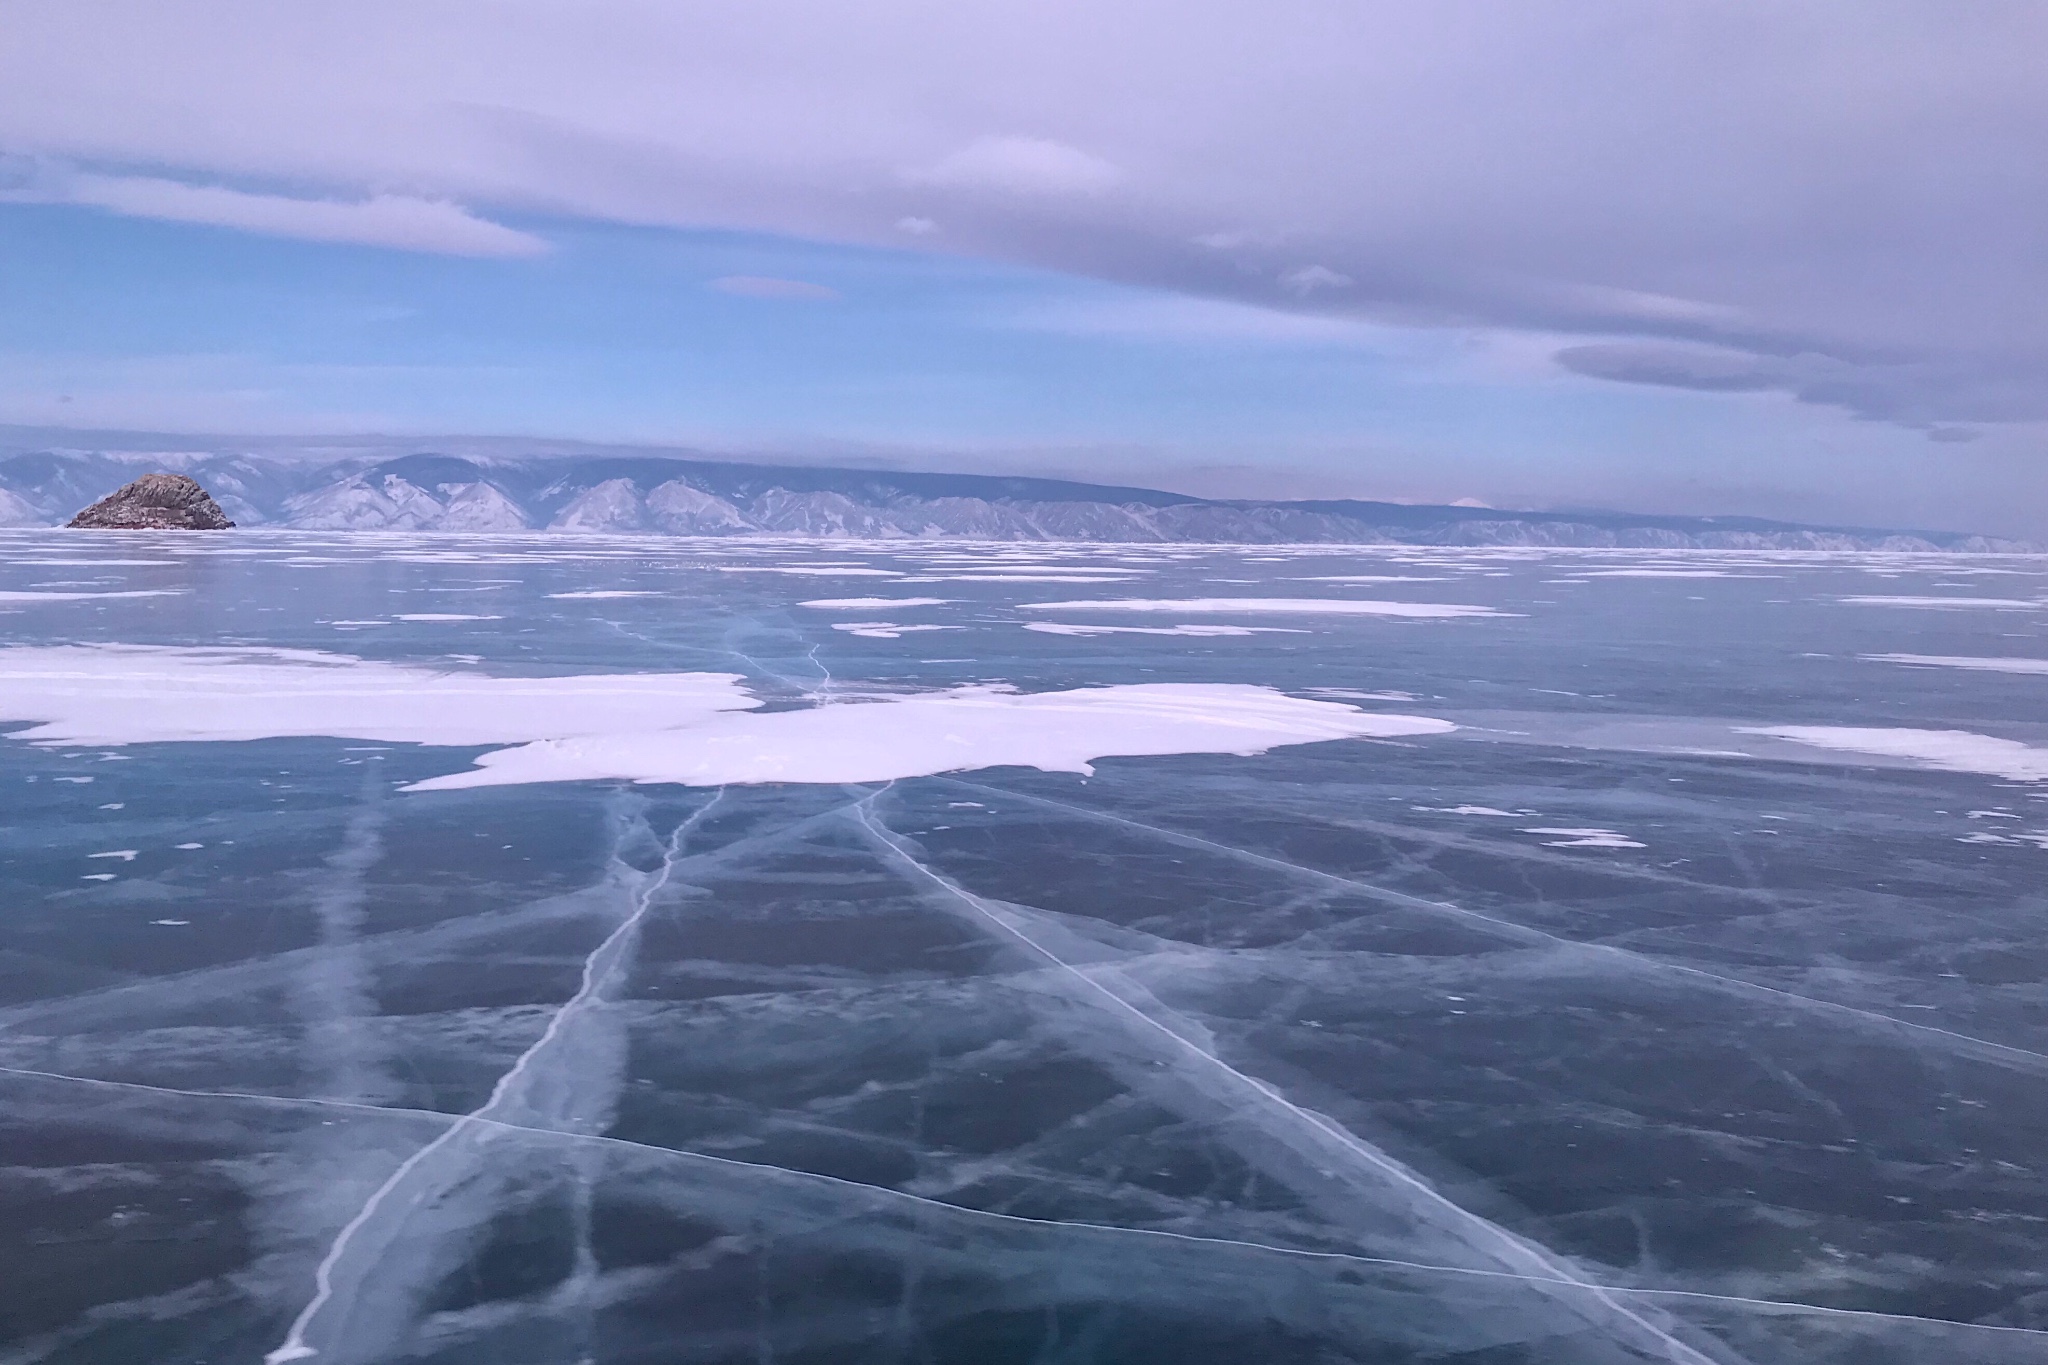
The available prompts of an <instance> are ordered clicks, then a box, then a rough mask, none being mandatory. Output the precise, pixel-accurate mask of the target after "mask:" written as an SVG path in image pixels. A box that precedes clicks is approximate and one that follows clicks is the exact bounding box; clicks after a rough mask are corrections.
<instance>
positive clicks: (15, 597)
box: [0, 588, 184, 602]
mask: <svg viewBox="0 0 2048 1365" xmlns="http://www.w3.org/2000/svg"><path fill="white" fill-rule="evenodd" d="M183 591H184V589H183V588H133V589H130V590H128V591H125V592H27V591H22V590H19V589H15V590H10V591H5V592H0V602H85V601H90V600H92V599H95V598H103V597H176V596H177V595H178V594H179V593H181V592H183Z"/></svg>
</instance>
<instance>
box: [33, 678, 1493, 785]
mask: <svg viewBox="0 0 2048 1365" xmlns="http://www.w3.org/2000/svg"><path fill="white" fill-rule="evenodd" d="M760 705H761V702H760V701H759V700H758V699H756V698H754V697H752V696H750V695H749V694H747V693H746V692H745V691H744V690H743V689H742V688H741V686H740V679H739V678H738V677H737V676H735V675H733V674H728V673H634V674H599V675H583V676H576V677H559V678H496V677H490V676H487V675H484V674H481V673H470V672H451V671H445V670H438V669H430V668H423V667H418V666H414V665H404V664H391V663H380V662H376V661H372V660H365V659H357V658H353V657H350V656H347V655H341V654H327V653H319V652H315V651H310V650H278V649H254V648H249V649H183V648H160V647H143V646H98V647H94V646H80V645H66V646H54V647H47V648H44V647H23V648H16V649H0V723H4V722H10V721H12V722H21V721H29V722H34V724H33V725H32V727H31V728H29V729H27V730H24V731H20V732H17V733H16V734H15V735H14V736H12V737H13V738H16V739H24V740H28V741H31V742H35V743H42V744H100V745H120V744H136V743H146V742H160V741H172V740H187V741H192V740H251V739H269V738H281V737H286V736H294V735H300V736H312V735H323V736H335V737H343V738H352V739H374V740H387V741H400V742H407V743H414V744H431V745H452V746H472V745H513V746H517V747H510V748H502V749H498V750H496V751H495V752H490V753H485V754H483V755H481V756H479V757H478V759H477V760H476V762H477V767H476V768H475V769H473V770H471V771H467V772H459V773H451V774H449V775H448V776H445V777H438V778H432V779H429V780H428V781H425V782H421V783H418V784H416V785H415V787H414V788H412V789H413V790H437V789H445V788H452V787H482V786H501V785H509V784H517V783H529V782H561V781H578V780H591V779H624V780H628V781H634V782H675V783H682V784H685V785H690V786H717V785H724V784H727V783H750V782H830V783H839V782H874V781H881V780H885V779H890V778H899V777H918V776H923V775H926V774H930V773H941V772H958V771H962V770H965V769H972V768H986V767H995V766H1002V765H1017V766H1023V767H1035V768H1041V769H1044V770H1047V771H1053V772H1080V773H1086V772H1089V771H1091V769H1090V763H1091V761H1092V760H1094V759H1098V758H1108V757H1122V756H1138V755H1157V754H1190V753H1221V754H1256V753H1262V752H1264V751H1265V750H1267V749H1271V748H1274V747H1276V746H1279V745H1284V744H1308V743H1314V742H1316V741H1320V740H1332V739H1351V738H1366V737H1374V738H1386V737H1394V736H1402V735H1427V734H1440V733H1443V732H1445V731H1448V730H1452V729H1455V728H1456V727H1455V726H1453V725H1452V724H1451V723H1450V722H1449V721H1444V720H1437V719H1433V718H1431V717H1426V716H1407V715H1388V714H1375V713H1370V712H1365V711H1361V710H1358V709H1357V708H1355V707H1352V706H1346V705H1343V704H1341V703H1338V702H1330V701H1312V700H1308V699H1305V698H1301V697H1290V696H1287V695H1286V694H1284V693H1281V692H1277V691H1275V690H1273V689H1272V688H1269V687H1257V686H1250V685H1245V684H1235V683H1231V684H1224V683H1216V684H1205V683H1153V684H1140V685H1134V686H1122V687H1095V688H1077V689H1073V690H1069V691H1063V692H1040V693H1030V694H1024V693H1017V692H1012V691H1009V690H1007V689H1005V688H1002V687H995V686H976V687H960V688H953V689H949V690H946V691H938V692H925V693H912V694H907V695H897V696H883V697H871V698H866V699H863V700H858V701H846V702H839V703H834V704H829V705H819V706H813V707H809V708H806V709H802V710H793V711H777V712H772V713H765V714H763V713H755V714H741V713H745V712H754V711H755V709H756V708H758V707H759V706H760Z"/></svg>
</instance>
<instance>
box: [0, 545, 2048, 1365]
mask: <svg viewBox="0 0 2048 1365" xmlns="http://www.w3.org/2000/svg"><path fill="white" fill-rule="evenodd" d="M122 560H134V561H156V562H140V563H122V562H120V561H122ZM1617 569H1625V570H1630V571H1632V574H1633V573H1635V572H1640V571H1642V570H1646V569H1647V570H1651V571H1654V572H1655V573H1657V574H1659V575H1662V574H1669V573H1673V572H1678V573H1684V574H1688V575H1691V574H1698V573H1702V572H1712V573H1717V574H1720V575H1723V576H1719V577H1697V576H1685V577H1670V576H1631V575H1621V576H1617V575H1615V574H1614V573H1613V572H1612V571H1613V570H1617ZM790 570H796V572H789V571H790ZM849 570H866V571H867V572H849ZM1063 573H1064V574H1067V575H1071V576H1074V577H1087V578H1096V579H1101V578H1110V579H1112V580H1113V581H1110V582H1100V581H1098V582H1087V583H1071V584H1066V583H1061V582H1057V581H1054V582H1048V581H1044V580H1046V579H1049V578H1051V579H1057V578H1058V577H1059V576H1060V575H1061V574H1063ZM1345 577H1383V578H1388V579H1391V580H1394V581H1386V582H1372V583H1362V582H1361V583H1346V582H1342V581H1338V580H1341V579H1343V578H1345ZM140 591H157V592H160V593H161V594H163V595H160V596H155V597H83V598H80V597H69V598H49V599H37V598H24V597H12V598H8V597H0V612H4V613H5V614H4V615H0V632H4V636H0V647H14V646H33V645H48V644H72V643H121V644H140V645H161V646H178V647H194V646H205V647H212V646H220V645H236V646H252V647H253V646H262V647H282V648H291V649H313V650H320V651H326V652H329V653H338V654H348V655H353V656H356V657H361V658H369V659H379V660H388V661H395V662H404V663H409V664H416V665H423V666H433V667H447V668H454V669H465V670H472V671H480V672H489V673H496V674H503V675H567V674H578V673H593V672H622V671H626V672H630V671H660V672H678V671H696V670H704V671H717V672H735V673H739V674H742V675H744V677H745V678H746V679H747V685H748V686H749V687H750V688H751V689H752V690H753V691H754V692H755V693H756V695H758V696H760V697H761V698H763V699H764V700H765V701H766V702H767V703H768V704H769V706H771V707H802V706H817V705H829V704H834V701H835V698H841V699H843V698H846V697H850V696H872V695H876V694H883V695H886V694H889V693H892V692H906V691H918V690H924V689H931V688H939V687H951V686H956V685H959V684H963V683H970V682H1000V683H1003V684H1008V685H1012V686H1015V687H1018V688H1022V689H1025V690H1034V691H1035V690H1043V689H1053V688H1069V687H1085V686H1094V685H1104V684H1115V683H1137V682H1201V683H1215V682H1227V683H1256V684H1261V685H1265V686H1270V687H1275V688H1279V689H1283V690H1286V691H1289V692H1293V693H1297V694H1299V695H1303V696H1315V697H1325V698H1332V699H1337V700H1345V699H1349V700H1351V701H1352V702H1353V703H1354V704H1356V705H1360V706H1364V707H1367V708H1372V709H1383V710H1392V711H1400V712H1403V713H1412V714H1421V715H1430V716H1440V717H1443V718H1446V719H1449V720H1452V721H1455V722H1457V723H1458V724H1459V725H1460V726H1461V727H1462V728H1461V729H1460V730H1459V731H1458V732H1456V733H1454V734H1452V735H1447V736H1440V737H1425V738H1418V739H1410V740H1401V741H1387V742H1372V741H1342V742H1334V743H1324V744H1313V745H1302V746H1293V747H1283V748H1277V749H1274V750H1272V751H1270V752H1268V753H1265V754H1263V755H1257V756H1252V757H1233V756H1217V755H1186V756H1180V757H1163V758H1140V759H1106V760H1103V761H1102V762H1100V763H1099V764H1097V771H1096V773H1095V775H1094V776H1092V777H1088V778H1083V777H1080V776H1077V775H1072V774H1051V773H1042V772H1038V771H1036V770H1032V769H1020V768H1003V769H994V770H987V771H979V772H969V773H960V774H951V775H940V776H933V777H927V778H919V779H913V780H907V781H900V782H897V783H894V784H889V785H885V784H881V783H875V784H867V785H861V786H851V787H842V786H829V787H827V786H806V785H784V786H754V787H733V788H727V789H725V790H722V791H708V790H695V789H686V788H679V787H666V786H660V785H655V786H635V787H624V786H620V785H617V784H610V783H581V784H545V785H535V786H524V787H507V788H496V789H485V790H476V791H451V792H431V793H416V794H405V793H401V792H400V791H399V790H398V789H399V788H400V787H402V786H404V785H406V784H408V783H410V782H414V781H418V780H420V779H423V778H426V777H431V776H435V775H439V774H442V773H447V772H453V771H458V770H460V769H462V768H464V767H466V766H468V764H469V762H470V760H471V759H472V758H473V757H474V756H475V754H476V753H477V752H478V751H477V750H475V749H451V748H443V747H435V746H419V745H407V744H390V743H371V742H366V741H363V740H360V739H353V740H349V739H325V738H320V737H301V738H293V739H277V740H266V741H260V742H248V743H139V744H132V745H122V746H115V747H99V746H37V745H32V744H29V743H24V742H20V741H5V740H0V791H4V792H5V793H6V804H5V807H4V809H5V810H6V812H7V819H6V821H5V829H4V833H0V839H4V843H0V878H4V891H0V904H4V905H5V907H6V914H5V915H4V917H0V1065H4V1066H5V1067H6V1068H7V1070H5V1071H4V1072H0V1098H4V1104H0V1211H4V1217H0V1285H5V1286H6V1288H5V1291H4V1293H0V1352H5V1353H6V1354H5V1355H4V1358H5V1359H9V1360H17V1359H18V1360H24V1361H26V1360H50V1361H66V1362H123V1363H124V1365H125V1363H126V1362H132V1361H138V1360H148V1361H152V1362H159V1361H161V1362H194V1363H195V1365H196V1362H202V1361H207V1362H221V1361H256V1360H261V1359H264V1358H265V1357H266V1356H268V1357H269V1358H271V1359H276V1360H285V1359H310V1360H316V1361H318V1362H321V1363H322V1365H332V1363H334V1362H381V1361H394V1360H406V1361H433V1362H479V1363H481V1362H493V1363H494V1365H496V1363H498V1362H524V1361H534V1362H542V1361H547V1362H567V1361H578V1360H588V1361H592V1362H627V1361H634V1362H639V1361H727V1360H732V1361H740V1360H746V1361H759V1360H776V1361H781V1362H790V1361H801V1362H827V1361H830V1362H839V1361H898V1360H901V1361H918V1362H949V1363H950V1362H962V1363H963V1365H965V1363H966V1362H973V1363H974V1365H985V1363H987V1362H1009V1361H1016V1362H1020V1365H1021V1362H1055V1361H1056V1362H1103V1363H1104V1365H1108V1363H1110V1362H1117V1363H1119V1365H1120V1363H1122V1362H1154V1361H1157V1362H1168V1361H1172V1362H1194V1363H1195V1365H1207V1363H1208V1362H1217V1363H1219V1365H1220V1363H1221V1362H1239V1361H1260V1362H1266V1361H1273V1362H1295V1361H1299V1362H1310V1361H1315V1362H1329V1361H1358V1362H1393V1361H1401V1362H1410V1361H1415V1362H1419V1361H1466V1362H1486V1363H1487V1365H1493V1363H1494V1362H1507V1361H1517V1362H1519V1361H1530V1362H1536V1361H1542V1362H1560V1363H1562V1362H1574V1363H1576V1362H1607V1361H1615V1362H1621V1361H1679V1362H1699V1361H1713V1362H1759V1363H1761V1365H1778V1363H1779V1362H1783V1363H1784V1365H1791V1362H1800V1365H1806V1363H1807V1362H1841V1363H1842V1365H1848V1363H1849V1362H1856V1363H1857V1365H1863V1363H1864V1362H1894V1361H1896V1362H1919V1361H1989V1362H2003V1361H2023V1360H2025V1361H2036V1360H2042V1359H2048V1254H2044V1253H2048V1183H2044V1179H2043V1175H2042V1171H2041V1154H2040V1135H2041V1134H2042V1133H2043V1132H2044V1131H2048V990H2044V973H2048V949H2044V947H2043V942H2044V936H2043V934H2042V932H2041V926H2042V923H2043V921H2044V914H2048V891H2044V888H2048V847H2044V845H2048V802H2044V800H2043V797H2044V796H2048V784H2035V783H2027V782H2016V781H2010V780H2006V779H2003V778H2000V777H1998V776H1996V775H1993V774H1989V773H1972V772H1949V771H1938V770H1931V769H1928V768H1924V767H1919V766H1915V765H1913V764H1911V763H1905V762H1899V761H1888V760H1879V759H1875V758H1869V759H1866V758H1859V757H1858V756H1856V755H1855V754H1853V753H1842V752H1830V751H1823V750H1810V751H1803V750H1799V749H1797V748H1796V747H1789V746H1784V745H1776V746H1773V745H1771V744H1769V743H1766V742H1762V741H1757V740H1755V739H1754V737H1751V738H1749V739H1745V738H1744V737H1743V736H1742V734H1741V731H1742V730H1743V729H1745V728H1749V727H1758V726H1766V727H1767V726H1786V725H1825V726H1856V727H1913V728H1919V729H1929V730H1957V731H1968V732H1972V733H1976V734H1982V735H1991V736H1996V737H2001V738H2006V739H2012V740H2018V741H2022V742H2026V743H2031V744H2034V745H2037V746H2038V745H2042V744H2044V743H2048V726H2044V724H2043V721H2044V719H2048V717H2044V707H2043V701H2044V697H2048V691H2044V689H2048V679H2044V678H2043V677H2041V676H2038V675H2033V676H2029V675H2025V674H2014V673H2001V672H1995V671H1960V670H1956V669H1950V668H1942V667H1931V666H1930V667H1916V666H1906V665H1902V664H1899V663H1896V662H1888V661H1883V660H1879V659H1876V658H1874V657H1873V656H1878V655H1887V654H1911V655H1919V656H1931V657H1967V658H2032V659H2040V658H2043V657H2048V606H2039V607H2036V606H2028V605H2024V604H2027V603H2038V602H2041V601H2042V600H2043V599H2044V598H2048V561H2042V560H2039V559H2027V558H1992V557H1968V556H1916V555H1903V554H1900V555H1885V554H1828V555H1795V554H1782V553H1755V554H1748V553H1737V552H1719V553H1702V552H1691V551H1689V552H1653V551H1615V552H1575V551H1532V550H1526V549H1518V548H1506V549H1491V548H1486V547H1472V548H1414V547H1384V548H1368V549H1358V548H1346V549H1343V550H1316V549H1302V548H1294V547H1282V548H1263V547H1235V548H1205V547H1187V546H1116V547H1080V546H1071V545H1044V546H1029V545H1014V544H1012V545H965V544H961V543H957V542H917V543H900V544H874V543H845V542H799V541H774V542H767V541H731V540H727V541H715V540H714V541H683V540H672V539H665V538H646V539H634V538H620V537H601V536H588V537H563V536H556V537H548V536H532V537H491V538H474V537H460V536H346V535H332V534H313V533H282V532H279V533H268V532H260V531H258V532H236V533H232V534H222V535H218V536H184V537H180V536H154V535H141V534H138V535H129V536H121V537H110V536H86V535H78V534H65V533H58V532H20V533H0V594H5V593H14V594H21V593H79V592H140ZM590 593H635V594H641V595H635V596H604V597H595V596H568V595H565V594H590ZM1232 596H1242V597H1257V598H1333V599H1335V598H1341V599H1358V598H1370V599H1378V600H1395V601H1408V602H1440V603H1458V604H1472V605H1481V606H1488V607H1492V608H1495V609H1496V610H1497V611H1499V612H1500V613H1502V614H1501V615H1498V616H1492V617H1484V618H1474V619H1455V620H1402V619H1384V618H1374V617H1360V616H1340V615H1331V616H1322V615H1317V614H1313V613H1310V614H1288V615H1286V616H1284V617H1283V616H1274V615H1260V614H1256V613H1253V614H1246V615H1242V616H1239V615H1232V614H1228V613H1225V614H1210V613H1204V614H1199V615H1188V616H1184V617H1180V616H1174V615H1172V614H1160V613H1136V612H1111V611H1098V612H1094V613H1088V612H1079V613H1077V612H1072V611H1064V610H1060V609H1044V608H1032V607H1030V606H1028V605H1027V604H1032V603H1043V602H1053V601H1061V600H1097V601H1099V600H1103V599H1115V598H1154V599H1159V598H1168V599H1200V598H1215V597H1232ZM1873 596H1874V597H1897V598H1932V599H1937V600H1941V599H1961V598H1989V599H2001V600H2006V601H2009V602H2012V603H2017V604H2022V605H2013V606H2007V607H2003V608H1997V607H1968V606H1961V605H1956V606H1950V607H1943V606H1901V605H1886V604H1878V603H1858V602H1854V601H1850V600H1847V599H1851V598H1855V597H1873ZM910 597H927V598H942V599H946V600H945V601H943V602H942V603H938V604H927V605H921V606H915V607H904V608H900V609H895V608H890V607H885V606H875V605H863V606H861V607H859V608H857V609H853V608H849V609H839V610H833V609H822V608H816V607H807V606H803V605H801V604H802V603H804V602H807V601H815V600H838V599H861V598H910ZM408 616H410V617H423V618H442V619H419V620H404V619H401V618H403V617H408ZM446 618H469V619H446ZM1048 621H1054V622H1058V621H1065V622H1070V623H1078V624H1095V625H1120V626H1132V625H1138V626H1147V627H1162V626H1172V625H1176V624H1183V623H1186V624H1238V625H1245V626H1261V627H1275V626H1284V627H1287V628H1289V629H1290V630H1293V631H1298V632H1300V633H1286V634H1281V633H1269V634H1252V635H1245V636H1224V637H1213V636H1211V637H1188V636H1160V635H1146V634H1130V633H1118V634H1105V635H1097V636H1072V635H1061V634H1048V633H1045V632H1042V631H1034V630H1027V629H1025V625H1026V623H1028V622H1048ZM875 622H894V623H897V624H899V625H901V624H922V625H944V626H950V627H957V629H951V630H944V631H929V632H907V633H877V632H876V631H875V630H873V629H872V628H871V629H870V630H869V631H868V632H867V633H863V634H855V633H853V632H850V631H846V630H838V629H834V627H835V626H836V625H846V624H853V623H875ZM0 701H4V698H0ZM166 704H167V705H174V704H175V703H174V702H171V701H167V702H166ZM88 779H89V780H88ZM95 855H101V856H97V857H96V856H95Z"/></svg>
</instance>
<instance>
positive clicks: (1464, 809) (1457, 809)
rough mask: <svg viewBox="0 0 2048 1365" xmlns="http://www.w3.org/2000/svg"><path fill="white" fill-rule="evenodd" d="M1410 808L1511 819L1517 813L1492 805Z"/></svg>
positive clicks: (1445, 813) (1530, 812) (1537, 831)
mask: <svg viewBox="0 0 2048 1365" xmlns="http://www.w3.org/2000/svg"><path fill="white" fill-rule="evenodd" d="M1408 809H1409V810H1420V811H1429V812H1431V813H1432V814H1435V815H1502V816H1506V817H1507V818H1509V819H1513V818H1514V817H1515V815H1516V814H1517V812H1515V811H1511V810H1495V809H1494V808H1493V807H1492V806H1410V807H1409V808H1408ZM1519 813H1520V814H1522V815H1534V814H1535V813H1536V812H1534V811H1527V810H1525V811H1521V812H1519ZM1522 833H1524V834H1554V833H1556V831H1555V830H1530V829H1525V830H1523V831H1522Z"/></svg>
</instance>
